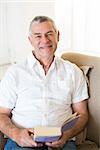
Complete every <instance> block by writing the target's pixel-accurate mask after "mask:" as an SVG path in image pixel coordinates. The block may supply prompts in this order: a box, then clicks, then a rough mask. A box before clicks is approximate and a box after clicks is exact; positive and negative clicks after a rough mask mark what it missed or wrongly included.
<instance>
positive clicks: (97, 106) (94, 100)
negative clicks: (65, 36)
mask: <svg viewBox="0 0 100 150" xmlns="http://www.w3.org/2000/svg"><path fill="white" fill-rule="evenodd" d="M62 58H63V59H65V60H69V61H71V62H73V63H75V64H77V65H78V66H81V65H89V66H93V69H92V70H91V72H90V74H89V82H90V88H89V92H90V99H89V101H88V107H89V122H88V125H87V133H85V134H86V139H87V140H90V141H93V142H95V143H96V144H97V145H98V146H99V147H100V57H94V56H89V55H83V54H79V53H71V52H68V53H64V54H63V55H62ZM82 134H83V135H84V133H82ZM82 134H81V136H80V138H82ZM78 140H80V139H78ZM83 141H84V139H83ZM81 142H82V139H81ZM84 145H85V147H84V150H86V145H87V144H86V142H85V144H84ZM89 146H90V144H89ZM82 147H83V145H82ZM79 149H80V148H79ZM89 149H90V148H89ZM95 150H96V149H95Z"/></svg>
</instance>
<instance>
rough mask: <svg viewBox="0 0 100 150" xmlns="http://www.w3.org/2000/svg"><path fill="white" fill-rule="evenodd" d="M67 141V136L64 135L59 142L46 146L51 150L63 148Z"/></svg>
mask: <svg viewBox="0 0 100 150" xmlns="http://www.w3.org/2000/svg"><path fill="white" fill-rule="evenodd" d="M66 141H67V140H66V136H65V135H64V134H63V135H62V136H61V138H60V139H59V140H57V141H54V142H46V143H45V145H47V146H49V147H51V148H63V146H64V145H65V143H66Z"/></svg>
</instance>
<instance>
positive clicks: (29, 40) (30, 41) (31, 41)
mask: <svg viewBox="0 0 100 150" xmlns="http://www.w3.org/2000/svg"><path fill="white" fill-rule="evenodd" d="M28 39H29V41H30V43H31V45H32V39H31V37H30V36H28Z"/></svg>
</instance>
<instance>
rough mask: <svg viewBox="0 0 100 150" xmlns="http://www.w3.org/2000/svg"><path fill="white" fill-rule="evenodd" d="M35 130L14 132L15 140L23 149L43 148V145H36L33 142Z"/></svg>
mask: <svg viewBox="0 0 100 150" xmlns="http://www.w3.org/2000/svg"><path fill="white" fill-rule="evenodd" d="M33 136H34V130H33V129H17V130H16V131H14V136H13V140H14V141H15V142H16V143H17V144H18V145H19V146H21V147H41V146H43V144H42V143H36V142H35V141H34V140H33Z"/></svg>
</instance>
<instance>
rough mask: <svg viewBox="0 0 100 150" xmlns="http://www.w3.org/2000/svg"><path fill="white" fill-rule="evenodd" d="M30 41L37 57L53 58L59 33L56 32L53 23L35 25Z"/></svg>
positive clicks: (33, 25)
mask: <svg viewBox="0 0 100 150" xmlns="http://www.w3.org/2000/svg"><path fill="white" fill-rule="evenodd" d="M29 40H30V42H31V44H32V46H33V47H34V51H35V54H36V55H37V56H42V57H48V56H53V55H54V53H55V50H56V48H57V44H58V40H59V33H58V32H57V31H55V29H54V27H53V25H52V23H51V22H49V21H48V22H47V21H46V22H42V23H38V22H36V23H33V24H32V35H31V36H30V37H29Z"/></svg>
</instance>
